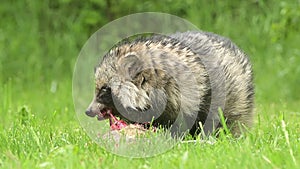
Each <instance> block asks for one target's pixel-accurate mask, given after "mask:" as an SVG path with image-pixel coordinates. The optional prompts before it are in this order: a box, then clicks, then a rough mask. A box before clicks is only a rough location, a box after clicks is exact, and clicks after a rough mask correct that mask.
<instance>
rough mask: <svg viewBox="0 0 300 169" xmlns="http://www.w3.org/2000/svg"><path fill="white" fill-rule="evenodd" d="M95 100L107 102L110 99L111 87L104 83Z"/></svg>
mask: <svg viewBox="0 0 300 169" xmlns="http://www.w3.org/2000/svg"><path fill="white" fill-rule="evenodd" d="M97 101H98V102H100V103H104V104H108V103H109V102H110V101H111V88H110V87H108V86H106V85H104V86H103V87H101V89H100V90H99V92H98V93H97Z"/></svg>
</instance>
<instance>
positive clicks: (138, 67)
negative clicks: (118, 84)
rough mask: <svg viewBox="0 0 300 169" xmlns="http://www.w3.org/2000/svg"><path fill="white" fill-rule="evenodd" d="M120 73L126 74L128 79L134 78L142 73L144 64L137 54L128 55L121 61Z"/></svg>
mask: <svg viewBox="0 0 300 169" xmlns="http://www.w3.org/2000/svg"><path fill="white" fill-rule="evenodd" d="M119 65H120V73H122V74H124V76H125V77H126V78H130V79H132V78H134V77H135V76H136V75H137V74H138V73H139V72H140V71H142V67H143V62H142V61H141V60H140V58H139V57H138V56H137V55H135V54H128V55H126V56H125V57H123V58H121V59H120V60H119Z"/></svg>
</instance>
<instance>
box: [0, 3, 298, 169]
mask: <svg viewBox="0 0 300 169" xmlns="http://www.w3.org/2000/svg"><path fill="white" fill-rule="evenodd" d="M117 3H120V4H121V5H119V6H117V5H116V4H117ZM170 4H172V5H170ZM125 7H126V8H125ZM299 10H300V4H299V1H296V0H290V1H275V0H273V1H271V0H268V1H242V2H238V1H228V2H227V1H216V2H215V3H214V4H212V3H208V2H205V1H199V2H197V3H196V2H193V1H187V2H186V3H181V2H180V1H177V0H173V1H165V2H160V1H157V0H155V1H150V0H149V1H148V0H147V1H143V2H140V3H138V2H135V1H128V0H127V1H125V0H124V1H123V0H120V1H112V4H110V5H109V4H107V3H105V2H104V1H101V2H100V1H99V2H96V1H93V0H90V3H83V1H68V0H56V1H47V0H46V1H29V0H27V1H18V2H10V1H7V2H2V3H1V5H0V15H1V16H2V17H1V22H0V72H1V74H0V83H1V85H0V117H1V118H0V168H124V167H127V168H288V169H290V168H299V166H300V122H299V119H300V111H299V105H300V95H299V93H300V88H299V84H300V78H299V77H300V66H299V63H300V50H299V45H298V44H299V43H300V29H299V23H300V14H299ZM141 11H164V12H169V13H171V14H175V15H178V16H181V17H183V18H186V19H188V20H190V21H191V22H192V23H194V24H195V25H197V26H198V27H199V28H200V29H203V30H205V31H211V32H215V33H218V34H221V35H224V36H227V37H230V38H231V39H232V40H233V41H234V42H235V43H236V44H238V46H240V47H241V48H242V49H244V50H245V52H246V53H247V54H249V56H250V59H251V61H252V63H253V68H254V74H255V90H256V116H255V120H256V123H255V126H254V128H253V129H252V130H251V131H250V132H249V134H248V135H247V136H244V137H242V138H239V139H234V138H231V137H229V136H228V137H227V136H224V137H221V138H219V139H217V140H216V142H215V143H214V144H208V143H205V142H204V143H203V142H201V143H200V142H196V143H179V144H178V145H176V146H175V147H174V148H173V149H171V150H169V151H168V152H166V153H164V154H161V155H159V156H155V157H151V158H140V159H129V158H125V157H120V156H117V155H114V154H112V153H110V152H107V151H105V150H104V149H102V148H100V146H99V145H97V144H96V143H94V142H93V141H92V139H91V138H90V137H89V136H88V135H87V133H86V132H85V131H84V130H83V129H82V127H81V126H80V124H79V121H78V119H77V116H76V113H75V110H74V106H73V101H72V72H73V68H74V64H75V61H76V57H77V55H78V53H79V51H80V49H81V47H82V46H83V44H84V43H85V41H86V40H87V39H88V37H89V36H90V35H91V34H92V33H93V32H94V31H96V30H97V29H98V28H100V27H101V26H103V25H104V24H106V23H108V22H109V20H111V19H116V18H117V17H120V16H123V15H126V14H129V13H133V12H141ZM91 69H93V67H92V66H91ZM198 141H199V140H198Z"/></svg>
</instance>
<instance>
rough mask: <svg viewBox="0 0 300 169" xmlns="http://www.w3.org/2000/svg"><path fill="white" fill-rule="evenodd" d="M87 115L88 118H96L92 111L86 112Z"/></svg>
mask: <svg viewBox="0 0 300 169" xmlns="http://www.w3.org/2000/svg"><path fill="white" fill-rule="evenodd" d="M85 114H86V115H88V116H90V117H95V116H96V114H94V113H93V111H92V110H90V109H88V110H86V111H85Z"/></svg>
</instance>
